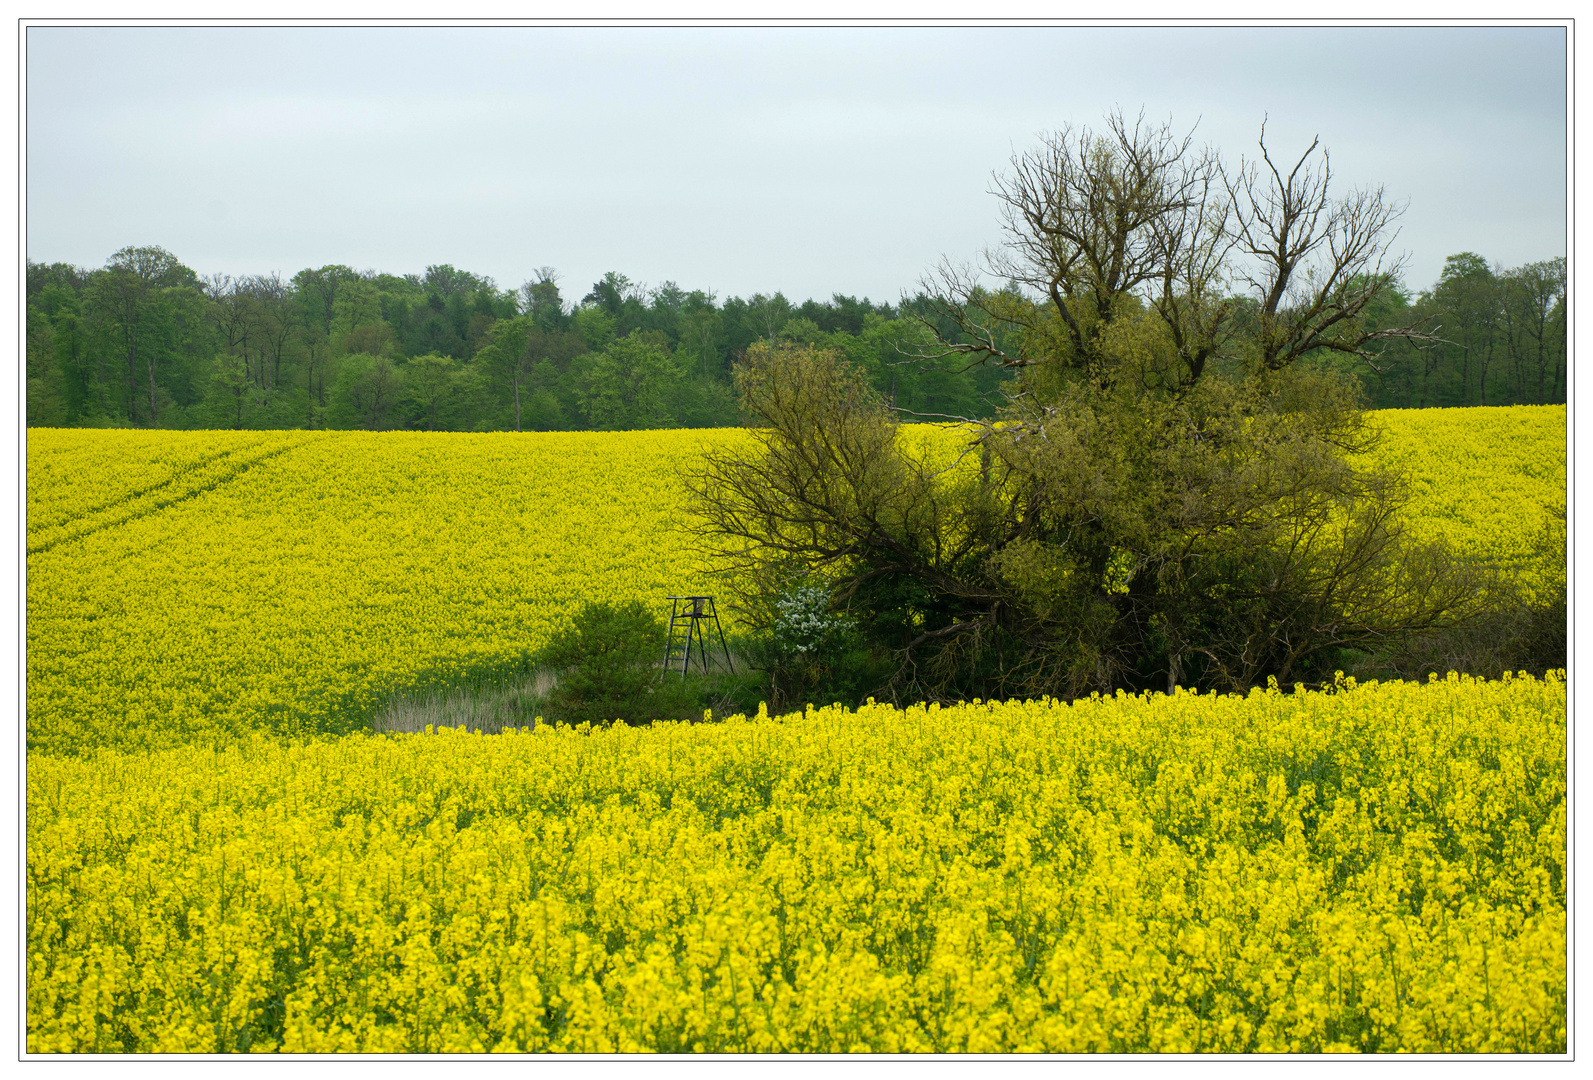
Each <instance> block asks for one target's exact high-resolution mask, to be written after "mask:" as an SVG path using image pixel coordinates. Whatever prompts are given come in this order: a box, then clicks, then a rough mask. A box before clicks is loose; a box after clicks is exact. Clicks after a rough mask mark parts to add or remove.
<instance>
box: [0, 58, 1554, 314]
mask: <svg viewBox="0 0 1593 1080" xmlns="http://www.w3.org/2000/svg"><path fill="white" fill-rule="evenodd" d="M1565 42H1566V32H1565V30H1564V29H1562V28H1558V27H1552V28H1522V29H1500V28H1449V29H1430V28H1422V29H1417V28H1407V29H1389V28H1382V29H1300V28H1289V29H1261V28H1254V29H1244V28H1216V27H1200V28H1160V29H1148V28H1122V29H1096V28H1023V29H1006V28H1000V29H996V28H987V29H972V28H969V29H929V28H923V29H900V28H876V29H857V28H832V29H772V28H760V29H746V28H721V29H689V28H684V27H671V28H661V29H641V28H630V29H615V28H585V29H576V28H499V29H488V28H469V29H457V28H456V29H441V28H438V29H402V28H389V29H259V28H254V29H245V28H232V29H228V28H217V29H204V28H181V29H179V28H151V27H142V28H140V27H134V28H123V29H89V28H68V27H33V28H30V29H29V30H28V31H27V94H28V96H27V123H28V128H27V137H28V142H27V153H28V158H27V181H28V205H27V228H28V236H27V253H28V257H29V258H31V259H35V260H41V261H46V262H54V261H66V262H71V263H76V264H79V265H85V266H99V265H101V264H103V263H104V261H105V259H106V258H107V256H109V255H110V254H111V253H112V252H113V251H115V250H116V249H118V248H120V247H123V246H126V245H129V244H137V245H145V244H159V245H161V246H163V247H165V248H167V249H169V250H171V251H172V252H174V253H175V254H177V255H178V257H180V258H181V259H182V260H183V261H184V262H185V263H187V264H188V265H189V266H191V267H193V268H194V269H195V270H198V271H199V272H200V273H209V272H212V271H224V272H227V273H232V274H245V273H260V272H269V271H272V270H277V271H281V272H282V273H283V274H284V275H291V274H293V273H294V272H296V271H298V270H299V269H302V268H303V267H306V266H320V265H323V264H325V263H332V262H338V263H346V264H348V265H351V266H354V267H356V268H358V269H365V268H373V269H377V270H383V271H387V272H391V273H400V274H402V273H418V272H420V271H422V270H423V268H424V267H425V266H426V265H427V264H428V263H452V264H453V265H454V266H456V267H459V268H460V269H465V270H471V271H474V272H476V273H480V274H488V275H490V276H492V277H493V278H494V279H496V281H497V282H498V284H499V285H500V286H503V287H507V288H512V287H514V286H517V285H519V284H520V283H521V282H522V281H524V280H526V279H527V278H529V277H530V276H531V275H532V273H533V271H534V270H535V269H536V268H537V267H539V266H543V265H551V266H553V267H555V268H556V269H557V270H558V271H559V273H560V280H561V284H562V286H563V289H564V293H565V296H566V298H568V299H579V298H580V296H581V295H582V294H584V293H585V292H586V291H587V289H588V288H589V287H590V285H591V283H592V282H593V281H595V280H596V279H597V278H598V277H600V276H601V275H602V273H603V272H604V271H606V270H611V269H612V270H618V271H620V272H622V273H625V274H627V275H629V276H630V277H631V278H632V279H634V280H638V281H642V282H645V283H648V284H650V285H656V284H658V283H660V282H662V281H664V280H665V279H672V280H674V281H676V282H677V283H679V284H680V285H682V286H683V287H685V288H688V289H690V288H705V289H714V290H716V291H717V292H718V294H719V295H720V296H721V297H727V296H732V295H741V296H746V295H750V294H751V293H753V292H755V291H764V292H771V291H773V290H775V289H779V290H782V291H784V292H785V294H786V295H787V296H788V297H790V298H792V299H793V300H797V301H800V300H802V299H805V298H807V297H809V296H813V297H818V298H826V297H828V296H829V294H830V293H832V292H841V293H848V294H853V295H859V296H862V295H867V296H870V297H872V298H874V299H876V300H894V299H896V298H897V296H898V295H899V294H900V293H901V292H902V291H903V290H904V289H909V290H910V289H911V288H912V287H913V286H914V284H915V283H916V281H917V280H918V278H919V276H920V275H921V274H922V273H923V272H924V271H925V269H927V268H928V267H929V266H930V265H931V264H932V263H934V262H936V261H937V260H938V259H939V258H940V256H941V255H943V254H944V255H946V256H950V257H952V258H953V259H957V260H962V259H972V258H974V257H975V256H977V255H978V253H979V252H980V250H981V249H982V248H983V247H984V246H986V245H987V244H990V243H993V242H995V241H996V240H997V239H998V232H997V228H996V225H997V204H996V201H995V199H994V197H993V196H991V195H989V194H988V188H989V186H990V174H991V172H992V171H993V170H999V169H1001V168H1002V167H1003V166H1004V165H1005V164H1006V162H1007V161H1008V159H1009V158H1010V157H1011V156H1012V154H1013V152H1014V151H1021V150H1023V149H1026V148H1028V147H1030V146H1032V145H1034V142H1035V136H1036V134H1037V133H1038V132H1040V131H1043V130H1048V129H1052V128H1056V127H1058V126H1060V125H1062V124H1064V123H1068V122H1073V123H1089V124H1098V123H1099V121H1100V118H1101V116H1102V115H1103V113H1104V112H1105V111H1106V110H1107V109H1109V108H1111V107H1112V106H1113V105H1121V106H1122V107H1123V108H1124V109H1125V111H1131V112H1137V111H1138V110H1139V109H1140V107H1141V106H1143V107H1144V108H1145V110H1146V113H1147V115H1148V117H1150V118H1153V119H1161V118H1165V117H1167V116H1169V115H1170V116H1171V117H1172V119H1173V121H1174V123H1175V124H1177V125H1179V126H1181V127H1185V128H1187V127H1188V126H1190V125H1193V124H1194V123H1195V122H1196V120H1197V119H1198V120H1199V128H1198V131H1197V141H1201V142H1210V143H1212V144H1214V145H1215V146H1217V147H1218V148H1220V149H1221V150H1222V151H1223V152H1224V154H1225V155H1226V156H1227V157H1229V158H1230V159H1234V160H1237V158H1238V157H1239V156H1240V155H1241V154H1252V153H1253V152H1254V148H1255V141H1256V135H1257V133H1258V131H1259V127H1260V124H1261V120H1262V116H1263V113H1266V114H1268V115H1269V117H1270V118H1269V120H1268V128H1267V131H1268V145H1269V147H1270V148H1272V149H1274V150H1275V151H1276V152H1277V153H1279V154H1283V155H1291V156H1298V154H1299V153H1300V152H1301V151H1302V150H1303V149H1304V148H1305V147H1306V146H1307V145H1308V144H1309V142H1310V140H1311V137H1312V136H1313V135H1317V134H1319V135H1320V136H1321V138H1322V141H1323V143H1324V145H1326V146H1327V147H1328V148H1329V149H1330V150H1331V152H1332V161H1333V168H1334V173H1335V176H1336V178H1337V184H1338V191H1339V192H1340V193H1343V192H1345V191H1348V190H1349V188H1350V187H1351V186H1352V185H1362V184H1372V185H1376V184H1382V185H1384V186H1385V188H1386V189H1387V192H1388V193H1389V194H1390V195H1391V196H1393V197H1395V198H1398V199H1408V200H1409V203H1410V206H1409V210H1408V212H1407V213H1406V215H1405V217H1404V218H1403V219H1402V232H1401V234H1400V237H1399V240H1398V242H1397V244H1396V247H1397V248H1398V249H1400V250H1404V251H1408V252H1409V253H1410V256H1411V259H1410V263H1409V267H1408V269H1407V272H1406V280H1407V283H1408V284H1410V285H1411V286H1413V287H1415V288H1426V287H1430V286H1431V284H1432V283H1433V281H1434V280H1435V279H1436V278H1437V276H1438V273H1439V271H1440V269H1441V268H1442V266H1443V260H1444V258H1445V256H1447V255H1450V254H1453V253H1455V252H1459V251H1467V250H1470V251H1476V252H1479V253H1481V254H1482V255H1484V256H1485V257H1487V258H1488V259H1489V260H1490V261H1498V262H1502V263H1504V264H1505V265H1508V266H1514V265H1517V264H1520V263H1522V262H1527V261H1532V260H1536V259H1545V258H1552V257H1554V256H1557V255H1563V254H1565V251H1566V247H1565V245H1566V193H1565V167H1566V156H1565V155H1566V138H1565V132H1566V113H1565V87H1566V69H1565Z"/></svg>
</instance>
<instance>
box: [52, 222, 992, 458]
mask: <svg viewBox="0 0 1593 1080" xmlns="http://www.w3.org/2000/svg"><path fill="white" fill-rule="evenodd" d="M928 308H929V304H928V302H927V301H926V300H925V299H924V298H922V297H920V298H918V299H916V300H904V301H903V302H901V303H899V304H890V303H878V304H877V303H873V302H871V301H870V300H869V299H868V298H866V297H865V298H863V299H861V300H859V299H857V298H856V297H852V296H845V295H841V294H835V295H834V296H832V297H831V298H830V299H829V300H827V301H816V300H808V301H806V302H804V303H801V304H795V303H792V302H791V301H790V300H788V299H787V298H786V297H785V296H784V295H783V294H782V293H780V292H776V293H774V294H773V295H765V294H762V293H757V294H754V295H753V296H751V297H748V298H742V297H730V298H728V299H725V300H722V301H721V300H720V299H718V298H717V297H716V295H715V294H714V293H713V292H712V291H705V290H700V289H694V290H689V291H688V290H686V289H683V288H681V287H680V286H678V285H677V284H675V283H674V282H672V281H666V282H664V283H663V284H662V285H659V286H657V287H654V288H647V287H645V286H643V285H642V284H640V283H637V282H633V281H632V280H630V279H629V278H628V277H627V276H626V275H624V274H621V273H618V272H612V271H611V272H609V273H607V274H605V275H604V276H603V277H602V279H601V280H599V281H597V282H595V283H593V285H592V287H591V289H590V290H589V291H588V292H587V293H586V294H585V295H584V296H583V297H582V298H581V299H580V300H579V301H578V302H573V303H572V302H570V301H568V300H566V298H565V297H564V296H563V294H562V292H561V289H560V283H559V278H558V274H557V273H556V272H555V271H554V270H552V269H551V268H548V267H543V268H541V269H539V270H538V271H536V273H535V275H534V276H533V277H532V278H531V279H530V280H528V281H526V282H525V283H524V284H522V285H521V286H520V287H519V288H518V289H501V288H499V287H498V286H497V284H496V283H495V282H494V281H493V280H492V279H491V278H490V277H486V276H483V275H478V274H473V273H470V272H468V271H462V270H457V269H455V268H454V267H452V266H448V265H434V266H429V267H427V268H426V272H425V273H424V274H420V275H416V274H409V275H404V276H397V275H393V274H387V273H378V272H375V271H369V270H367V271H355V270H353V269H351V268H349V267H347V266H342V265H331V266H323V267H320V268H319V269H304V270H301V271H299V272H298V273H296V274H294V275H293V276H292V277H291V278H283V277H282V276H281V275H280V274H266V275H255V276H242V277H232V276H230V275H226V274H212V275H207V276H202V275H200V274H198V273H196V272H195V271H194V270H192V269H191V268H189V267H187V266H185V265H184V264H183V263H182V262H181V261H180V260H179V259H178V258H177V257H176V256H175V255H173V254H172V253H171V252H169V251H166V250H165V249H163V248H160V247H129V248H123V249H122V250H120V251H118V252H116V253H115V254H114V255H112V256H111V257H110V259H108V260H107V262H106V264H105V265H104V266H103V267H100V268H98V269H87V268H82V267H77V266H72V265H69V264H66V263H59V262H57V263H50V264H45V263H39V262H33V261H30V262H29V263H28V268H27V376H28V381H27V420H28V424H29V425H30V426H51V427H66V426H87V427H123V426H126V427H160V428H333V429H369V430H390V429H410V430H426V431H561V430H627V429H640V428H662V427H715V426H725V425H734V424H736V423H738V422H740V420H741V414H740V412H739V409H738V407H737V405H736V403H735V399H734V394H733V391H732V389H731V370H732V368H733V366H734V364H735V363H736V361H737V358H738V357H740V356H742V355H743V354H744V353H745V351H746V349H747V348H748V346H750V345H751V344H752V343H753V342H755V341H765V342H769V343H779V342H798V343H802V344H812V345H816V346H819V347H823V348H833V349H837V350H839V351H840V352H842V353H843V354H844V355H846V356H847V357H849V358H850V359H852V360H853V361H854V362H856V363H858V364H860V365H862V366H863V368H864V369H866V370H868V371H869V372H870V373H871V375H872V378H873V379H874V384H875V386H876V387H877V388H878V390H879V391H880V392H881V393H882V394H885V395H886V397H887V398H888V399H889V400H890V401H892V402H893V403H895V404H896V405H898V406H900V407H901V408H903V409H908V410H914V411H920V412H926V413H956V414H971V415H989V414H990V413H991V412H992V411H993V410H994V409H995V407H996V405H997V404H998V403H999V399H1000V396H1001V395H1000V393H999V387H1000V385H1001V383H1002V382H1003V381H1004V376H1003V374H1002V373H999V372H990V371H965V370H961V365H958V364H956V363H953V362H946V363H933V362H931V363H924V362H920V361H917V360H914V359H912V357H913V354H914V353H915V352H916V350H917V346H918V345H921V344H922V341H923V339H924V335H925V331H924V328H923V326H922V325H921V324H920V322H918V321H917V320H915V319H912V318H904V317H903V316H904V315H908V314H911V312H912V311H913V310H916V309H923V310H928Z"/></svg>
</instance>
